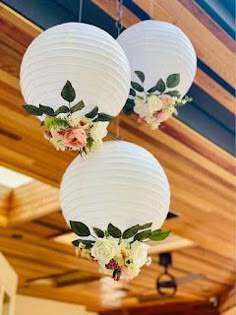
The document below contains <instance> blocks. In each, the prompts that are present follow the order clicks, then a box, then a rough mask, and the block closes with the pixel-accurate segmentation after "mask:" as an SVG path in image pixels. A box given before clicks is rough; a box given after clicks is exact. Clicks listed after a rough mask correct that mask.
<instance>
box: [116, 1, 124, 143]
mask: <svg viewBox="0 0 236 315" xmlns="http://www.w3.org/2000/svg"><path fill="white" fill-rule="evenodd" d="M116 10H117V18H116V29H117V37H118V36H119V35H120V33H121V31H122V29H123V25H122V17H123V0H116ZM119 136H120V118H119V116H117V118H116V137H117V138H119Z"/></svg>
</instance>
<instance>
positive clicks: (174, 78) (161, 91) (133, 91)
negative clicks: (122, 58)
mask: <svg viewBox="0 0 236 315" xmlns="http://www.w3.org/2000/svg"><path fill="white" fill-rule="evenodd" d="M135 74H136V76H137V78H138V79H139V82H135V81H131V88H130V92H129V98H128V99H127V101H126V104H125V106H124V108H123V111H124V113H126V114H127V115H130V114H132V113H133V112H134V111H133V108H134V106H135V100H134V98H135V97H136V96H139V97H141V98H142V96H140V93H141V95H142V94H145V96H149V95H152V94H154V95H156V96H160V95H165V94H167V95H170V96H172V97H177V98H178V101H177V102H176V104H175V106H182V105H184V104H186V103H187V102H191V101H192V98H191V97H188V96H185V97H184V98H183V99H181V98H180V97H181V95H180V92H179V91H178V90H177V89H176V87H177V86H178V85H179V83H180V73H173V74H170V75H169V76H168V77H167V79H166V81H164V80H163V79H159V80H158V81H157V83H156V84H155V85H154V86H153V87H151V88H150V89H149V90H147V91H145V88H144V85H143V83H144V81H145V74H144V73H143V72H142V71H135Z"/></svg>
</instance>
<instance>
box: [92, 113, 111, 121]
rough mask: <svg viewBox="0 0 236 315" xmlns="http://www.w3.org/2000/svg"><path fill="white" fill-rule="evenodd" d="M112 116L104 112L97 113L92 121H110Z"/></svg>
mask: <svg viewBox="0 0 236 315" xmlns="http://www.w3.org/2000/svg"><path fill="white" fill-rule="evenodd" d="M113 118H114V117H113V116H111V115H108V114H105V113H98V115H97V117H96V118H95V119H94V121H112V119H113Z"/></svg>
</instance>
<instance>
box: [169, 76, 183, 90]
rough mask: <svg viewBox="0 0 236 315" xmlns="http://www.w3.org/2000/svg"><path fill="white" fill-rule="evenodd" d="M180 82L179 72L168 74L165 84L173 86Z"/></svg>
mask: <svg viewBox="0 0 236 315" xmlns="http://www.w3.org/2000/svg"><path fill="white" fill-rule="evenodd" d="M179 82H180V74H179V73H173V74H171V75H169V76H168V77H167V79H166V85H167V87H168V88H169V89H170V88H175V87H176V86H177V85H179Z"/></svg>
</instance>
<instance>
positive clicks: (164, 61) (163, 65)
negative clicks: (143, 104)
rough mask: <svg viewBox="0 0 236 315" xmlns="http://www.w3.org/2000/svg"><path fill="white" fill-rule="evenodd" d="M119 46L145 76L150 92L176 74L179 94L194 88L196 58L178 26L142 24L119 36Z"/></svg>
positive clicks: (151, 22)
mask: <svg viewBox="0 0 236 315" xmlns="http://www.w3.org/2000/svg"><path fill="white" fill-rule="evenodd" d="M117 40H118V43H119V44H120V45H121V47H122V48H123V49H124V51H125V53H126V56H127V58H128V60H129V63H130V66H131V73H132V80H133V81H136V82H137V77H136V75H135V73H134V71H137V70H139V71H142V72H143V73H144V74H145V77H146V79H145V82H144V86H145V88H146V89H149V88H151V87H153V86H155V84H156V83H157V81H158V80H159V79H163V80H164V81H166V79H167V77H168V76H169V75H170V74H173V73H179V74H180V84H179V85H178V88H177V89H178V91H179V92H180V94H181V96H184V95H185V94H186V93H187V91H188V90H189V88H190V86H191V85H192V82H193V79H194V76H195V73H196V67H197V58H196V53H195V50H194V48H193V46H192V44H191V42H190V40H189V39H188V37H187V36H186V35H185V34H184V33H183V32H182V31H181V30H180V29H179V28H178V27H177V26H175V25H173V24H170V23H167V22H161V21H153V20H148V21H143V22H140V23H137V24H135V25H133V26H131V27H129V28H127V29H126V30H125V31H124V32H122V33H121V34H120V36H119V37H118V39H117Z"/></svg>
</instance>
